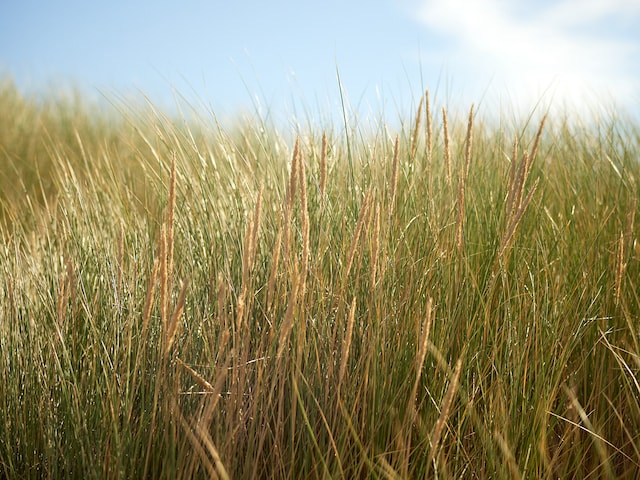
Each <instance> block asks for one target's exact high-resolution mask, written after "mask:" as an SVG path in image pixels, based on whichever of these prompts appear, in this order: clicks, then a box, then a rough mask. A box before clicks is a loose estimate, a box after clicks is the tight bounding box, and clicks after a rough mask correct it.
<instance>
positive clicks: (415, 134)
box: [411, 97, 424, 160]
mask: <svg viewBox="0 0 640 480" xmlns="http://www.w3.org/2000/svg"><path fill="white" fill-rule="evenodd" d="M423 104H424V97H420V103H419V104H418V111H417V113H416V124H415V127H414V128H413V137H412V139H411V159H412V160H414V159H415V158H416V151H417V150H418V138H419V134H420V123H421V122H422V105H423Z"/></svg>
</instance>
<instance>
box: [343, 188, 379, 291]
mask: <svg viewBox="0 0 640 480" xmlns="http://www.w3.org/2000/svg"><path fill="white" fill-rule="evenodd" d="M372 199H373V190H372V189H371V188H369V190H368V191H367V194H366V196H365V197H364V201H363V202H362V206H361V207H360V214H359V215H358V221H357V223H356V231H355V232H354V234H353V239H352V240H351V247H350V248H349V253H348V255H347V264H346V267H345V269H344V277H343V279H344V280H343V284H344V285H346V282H347V278H348V277H349V273H350V272H351V267H352V265H353V259H354V258H355V254H356V250H357V248H358V243H359V240H360V237H361V235H362V232H363V230H364V229H365V224H367V225H368V222H369V217H370V215H369V213H370V211H371V208H370V207H371V202H372Z"/></svg>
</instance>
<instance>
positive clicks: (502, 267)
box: [0, 82, 640, 479]
mask: <svg viewBox="0 0 640 480" xmlns="http://www.w3.org/2000/svg"><path fill="white" fill-rule="evenodd" d="M419 105H420V108H419V113H417V114H416V115H415V117H414V119H407V120H406V122H405V123H404V125H405V127H402V128H400V129H399V130H393V129H392V128H390V127H389V128H387V127H385V126H384V125H381V126H380V128H378V129H377V130H374V131H373V133H371V134H367V135H364V134H362V135H360V134H358V133H357V132H355V131H354V130H352V129H350V130H348V131H347V132H346V133H345V131H344V130H343V129H342V127H341V126H340V125H336V126H334V129H333V130H327V131H305V132H302V131H300V132H297V135H296V136H297V138H295V136H294V139H293V140H292V141H290V140H287V139H285V138H288V137H289V136H291V135H290V133H291V132H280V133H278V132H277V131H276V130H275V129H273V128H265V125H263V124H262V123H261V122H260V121H255V120H254V121H250V122H247V123H246V124H243V125H236V126H231V127H229V129H228V130H225V129H224V128H223V126H221V125H220V124H219V123H218V122H216V120H215V118H213V119H209V120H207V119H200V120H197V121H191V122H188V123H184V122H181V121H174V120H171V119H169V118H167V117H165V116H163V115H162V114H161V113H159V112H156V111H154V110H153V109H151V108H139V109H138V108H136V109H131V110H127V109H126V108H122V109H121V114H120V116H116V115H115V114H114V115H112V116H108V115H107V114H105V113H96V112H90V111H89V110H88V109H86V108H85V107H83V106H82V104H81V103H80V104H78V103H73V102H69V101H55V100H52V101H51V103H45V104H34V103H31V102H30V101H29V100H27V99H25V98H23V97H22V96H20V94H19V93H17V91H16V90H15V88H14V87H13V86H12V85H11V84H10V83H7V82H5V83H4V84H3V86H2V92H1V95H0V113H1V115H0V118H2V119H3V120H2V122H3V123H2V128H0V142H1V143H0V147H1V148H0V155H1V157H0V158H1V160H0V161H1V162H2V171H3V173H2V176H0V212H1V213H0V219H1V222H2V245H1V249H0V377H1V378H2V380H1V388H0V476H2V477H5V478H194V477H195V478H207V477H212V478H223V479H224V478H420V477H427V478H587V477H588V478H636V477H637V475H638V473H639V472H640V383H639V380H640V378H639V374H638V372H639V370H640V345H639V341H640V338H639V334H638V328H639V327H638V325H639V323H638V319H639V313H640V296H639V284H638V278H639V276H640V275H639V274H640V246H639V240H638V226H637V218H636V213H637V212H638V201H637V199H638V197H639V194H640V188H639V183H638V182H639V179H640V177H639V176H640V162H639V159H640V144H639V141H638V139H639V138H640V135H639V132H640V127H638V125H637V124H634V123H633V122H632V121H629V120H621V119H613V118H608V119H603V120H600V121H598V122H596V123H595V124H594V123H589V124H588V126H585V127H579V122H571V123H569V122H566V121H564V120H563V119H561V118H551V117H549V118H546V119H545V120H543V121H542V122H541V123H540V124H538V125H531V124H526V123H523V124H522V125H517V126H516V127H515V128H513V129H509V128H507V127H504V126H491V125H490V124H488V123H487V122H483V121H482V119H481V117H480V116H479V114H478V113H476V111H475V110H473V109H472V110H471V113H470V114H469V116H468V118H467V119H463V118H456V117H455V115H449V117H448V118H447V116H446V115H447V112H446V110H442V111H441V115H440V109H436V108H432V105H430V99H429V97H428V96H427V95H425V96H424V97H423V98H422V99H421V100H420V102H419ZM432 112H438V114H437V115H435V116H432ZM585 124H586V123H585ZM347 139H348V142H347Z"/></svg>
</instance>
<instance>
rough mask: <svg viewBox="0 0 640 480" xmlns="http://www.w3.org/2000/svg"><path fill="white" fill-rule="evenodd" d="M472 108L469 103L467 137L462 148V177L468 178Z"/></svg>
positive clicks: (471, 136) (471, 142)
mask: <svg viewBox="0 0 640 480" xmlns="http://www.w3.org/2000/svg"><path fill="white" fill-rule="evenodd" d="M473 109H474V105H471V109H470V110H469V119H468V121H467V137H466V139H465V142H464V143H465V149H464V179H465V181H466V180H467V179H468V178H469V165H471V146H472V144H473Z"/></svg>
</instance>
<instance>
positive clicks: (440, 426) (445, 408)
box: [427, 358, 462, 464]
mask: <svg viewBox="0 0 640 480" xmlns="http://www.w3.org/2000/svg"><path fill="white" fill-rule="evenodd" d="M461 371H462V358H459V359H458V362H457V363H456V368H455V370H454V372H453V377H452V378H451V383H450V384H449V388H448V389H447V393H446V394H445V397H444V402H443V403H442V409H441V410H440V416H439V417H438V421H437V422H436V424H435V426H434V428H433V432H432V433H431V449H430V450H429V460H428V462H427V463H429V464H430V463H431V462H432V461H433V460H434V459H435V458H436V455H437V454H438V450H439V448H440V439H441V437H442V432H443V431H444V427H445V424H446V423H447V419H448V418H449V410H450V409H451V405H452V404H453V399H454V397H455V395H456V393H457V391H458V386H459V384H458V382H459V380H460V372H461Z"/></svg>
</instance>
